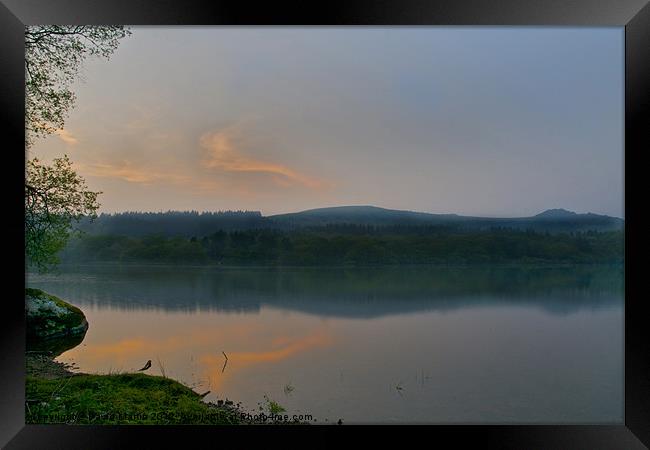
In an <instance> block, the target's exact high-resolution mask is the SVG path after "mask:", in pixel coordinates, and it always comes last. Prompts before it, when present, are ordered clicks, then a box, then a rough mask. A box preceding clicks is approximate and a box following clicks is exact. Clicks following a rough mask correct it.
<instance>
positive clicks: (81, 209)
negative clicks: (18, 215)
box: [25, 156, 101, 270]
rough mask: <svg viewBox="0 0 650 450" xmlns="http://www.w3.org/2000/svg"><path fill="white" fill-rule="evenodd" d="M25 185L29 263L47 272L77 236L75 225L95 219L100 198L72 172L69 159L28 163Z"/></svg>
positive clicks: (26, 243) (26, 250)
mask: <svg viewBox="0 0 650 450" xmlns="http://www.w3.org/2000/svg"><path fill="white" fill-rule="evenodd" d="M27 178H28V180H29V182H28V183H25V252H26V255H27V261H28V264H31V265H33V266H35V267H37V268H38V269H39V270H46V269H48V268H49V267H50V266H51V265H54V264H56V263H57V262H58V258H57V253H58V252H59V251H60V250H62V249H63V247H65V245H66V243H67V242H68V239H69V238H70V236H71V234H72V233H73V229H72V225H73V222H75V221H79V220H80V219H81V218H82V217H91V218H92V217H95V215H96V212H97V209H98V208H99V204H98V203H97V195H98V194H100V193H101V192H92V191H89V190H88V188H87V186H86V183H85V181H84V179H83V178H82V177H80V176H79V175H77V174H76V173H75V171H74V170H73V169H72V163H71V161H70V159H69V158H68V157H67V156H63V157H62V158H56V159H55V160H54V162H53V164H52V165H51V166H47V165H43V164H41V162H40V161H39V160H38V159H37V158H34V159H32V160H30V161H28V162H27Z"/></svg>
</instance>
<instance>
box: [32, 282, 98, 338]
mask: <svg viewBox="0 0 650 450" xmlns="http://www.w3.org/2000/svg"><path fill="white" fill-rule="evenodd" d="M25 316H26V325H27V339H28V340H43V339H59V338H64V337H73V336H74V337H78V336H82V338H83V336H84V335H85V334H86V330H88V321H87V320H86V316H85V315H84V313H83V312H82V311H81V310H80V309H79V308H77V307H76V306H74V305H71V304H70V303H68V302H65V301H63V300H61V299H60V298H58V297H56V296H54V295H51V294H47V293H45V292H43V291H41V290H40V289H31V288H28V289H25Z"/></svg>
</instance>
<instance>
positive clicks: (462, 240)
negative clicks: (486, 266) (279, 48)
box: [61, 226, 624, 266]
mask: <svg viewBox="0 0 650 450" xmlns="http://www.w3.org/2000/svg"><path fill="white" fill-rule="evenodd" d="M364 228H365V227H353V226H347V227H322V228H312V229H302V230H298V231H293V232H289V231H281V230H271V229H255V230H241V231H226V230H220V231H217V232H215V233H211V234H209V235H207V236H203V237H191V238H184V237H178V236H177V237H166V236H161V235H154V236H145V237H129V236H120V235H82V236H81V237H79V238H77V239H75V240H73V241H71V242H70V244H69V245H68V247H67V248H66V249H65V250H64V251H63V252H62V255H61V258H62V261H64V262H92V261H94V262H147V263H172V264H188V263H189V264H222V265H265V266H266V265H277V266H317V265H335V266H338V265H381V264H466V263H467V264H473V263H509V262H517V263H545V262H552V263H618V262H622V261H623V256H624V255H623V242H624V236H623V232H621V231H609V232H594V231H590V232H579V233H578V232H576V233H563V234H549V233H537V232H531V231H516V230H505V229H493V230H490V231H482V232H464V233H460V232H450V231H448V230H444V229H442V228H435V227H434V228H431V229H428V231H427V228H420V229H419V232H416V231H415V230H409V232H400V233H398V232H395V231H394V230H393V231H392V232H388V231H387V230H386V229H373V228H368V229H365V230H364Z"/></svg>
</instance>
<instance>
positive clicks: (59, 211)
mask: <svg viewBox="0 0 650 450" xmlns="http://www.w3.org/2000/svg"><path fill="white" fill-rule="evenodd" d="M129 34H131V32H130V31H129V30H128V29H125V28H124V27H123V26H56V25H47V26H33V27H27V28H26V30H25V150H26V151H27V149H29V147H31V146H32V145H33V143H34V140H35V139H36V138H38V137H43V136H46V135H48V134H51V133H54V132H55V131H57V130H60V129H62V128H63V126H64V124H65V119H66V117H67V114H68V111H69V110H70V109H71V108H72V107H73V106H74V102H75V95H74V92H72V90H71V89H70V85H71V84H72V82H73V81H74V79H75V78H76V77H77V74H78V72H79V69H80V68H81V64H82V62H83V61H84V60H85V59H86V58H87V57H88V56H99V57H104V58H109V57H110V56H111V55H112V53H113V52H114V51H115V49H116V48H117V46H118V43H119V40H120V39H122V38H124V37H125V36H127V35H129ZM99 194H101V192H92V191H90V190H88V188H87V186H86V183H85V180H84V179H83V178H81V177H80V176H79V175H77V174H76V172H75V171H74V170H73V168H72V163H71V161H70V160H69V159H68V157H67V156H66V155H64V156H63V157H62V158H56V159H54V161H53V163H52V165H51V166H47V165H44V164H42V163H41V161H39V160H38V159H37V158H34V159H32V160H29V161H27V167H26V171H25V254H26V256H27V262H28V264H31V265H33V266H36V267H37V268H38V269H39V270H46V269H48V268H49V267H50V266H51V265H54V264H56V263H57V262H58V258H57V253H58V252H59V251H60V250H61V249H63V247H65V245H66V243H67V241H68V240H69V238H70V236H71V234H72V226H73V222H75V221H79V220H80V219H81V218H82V217H84V216H89V217H91V218H94V217H95V215H96V212H97V210H98V209H99V203H97V196H98V195H99Z"/></svg>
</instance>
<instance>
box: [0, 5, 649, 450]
mask: <svg viewBox="0 0 650 450" xmlns="http://www.w3.org/2000/svg"><path fill="white" fill-rule="evenodd" d="M35 24H97V25H99V24H125V25H154V24H157V25H208V24H210V25H515V26H524V25H543V26H617V27H624V28H625V219H626V225H625V234H626V241H625V287H626V289H625V291H626V293H625V417H624V423H623V424H621V425H612V426H610V425H608V426H600V425H593V426H592V425H584V426H578V425H539V426H538V425H521V426H518V425H502V426H492V425H490V426H488V425H485V426H460V425H458V426H446V425H441V426H419V427H417V431H418V432H425V433H427V435H428V437H427V441H425V443H434V444H437V443H439V442H440V441H441V440H443V439H444V440H453V442H454V446H456V445H458V444H462V443H467V442H471V443H478V444H480V445H481V447H485V446H488V447H490V446H494V447H497V448H513V449H524V448H536V449H541V448H563V449H568V448H585V449H619V448H621V449H636V448H647V447H646V446H649V445H650V336H649V334H650V333H649V332H648V329H649V328H648V327H647V325H646V323H645V322H646V320H647V319H646V318H647V317H648V315H647V312H648V308H647V306H646V303H647V301H648V300H647V299H646V298H645V296H644V295H643V290H642V286H641V275H642V270H643V268H642V266H641V264H642V263H641V264H639V263H640V262H641V259H640V257H641V255H642V254H643V251H644V249H645V246H644V245H643V240H644V235H643V231H642V230H641V227H642V226H643V221H642V219H641V207H639V206H636V202H637V200H638V201H639V203H640V202H641V198H642V195H643V194H642V192H643V191H642V186H641V181H642V180H643V175H642V173H641V171H642V170H644V166H643V164H642V162H641V161H642V160H641V158H643V156H644V151H645V150H647V149H648V138H647V136H648V130H650V127H648V124H649V123H650V122H649V121H648V110H649V109H650V82H649V80H650V5H649V4H648V1H647V0H573V1H569V0H565V1H560V0H546V1H539V0H501V1H487V0H455V1H453V0H447V1H432V0H429V1H426V0H401V1H393V2H388V1H384V0H354V1H353V0H347V1H333V0H330V1H327V2H288V1H275V2H259V4H258V3H252V2H244V1H240V2H235V1H222V0H215V1H199V0H185V1H177V2H171V1H169V0H164V1H163V0H159V1H155V0H114V1H96V0H0V48H1V51H0V60H1V61H2V62H1V64H0V102H1V103H2V108H1V113H2V124H3V125H4V127H3V128H5V133H3V134H4V135H3V141H4V143H5V145H4V146H3V147H4V152H3V157H4V159H5V160H6V163H5V164H6V166H5V170H4V171H3V176H2V178H3V180H4V181H6V182H7V183H6V187H5V189H4V192H5V193H6V196H5V200H8V201H6V203H5V205H10V209H9V210H8V211H7V214H5V218H4V224H5V230H7V231H6V234H5V239H4V241H5V245H4V246H3V248H4V250H5V261H6V262H7V263H8V264H7V266H8V267H7V269H12V270H15V271H16V272H17V274H16V276H7V278H6V280H8V281H10V282H11V283H10V286H9V289H6V290H5V293H7V294H8V295H6V298H5V299H3V305H2V316H3V318H4V324H3V326H2V327H0V329H1V330H2V344H3V351H2V353H0V360H1V361H2V364H1V370H2V378H0V380H1V381H0V389H1V390H2V392H1V394H0V409H1V411H2V418H1V419H0V445H2V446H6V448H8V449H17V448H65V449H72V448H119V447H129V446H136V447H139V448H151V447H154V446H155V445H157V444H155V443H154V442H155V441H161V442H163V443H166V444H167V445H170V444H171V445H174V444H176V445H178V446H186V445H188V443H190V444H191V445H193V446H194V444H195V443H196V442H197V440H198V439H201V440H204V439H205V442H211V443H213V444H215V445H218V444H222V442H223V441H222V439H223V436H224V433H225V431H226V430H225V429H224V428H223V427H195V426H183V427H175V426H170V427H165V426H142V427H140V426H65V425H25V412H24V389H25V370H24V365H25V359H24V351H25V324H24V308H23V304H22V303H21V301H20V300H19V299H20V298H21V297H22V296H23V295H24V290H23V288H24V283H23V282H22V281H24V246H23V241H22V239H23V236H24V232H23V227H24V224H23V222H22V214H23V205H22V203H21V202H22V200H21V192H20V191H21V190H22V189H23V188H22V183H23V181H24V180H21V178H23V177H24V171H21V170H20V169H19V167H20V166H21V164H22V165H23V167H24V157H23V153H22V152H20V150H19V148H20V147H22V146H24V68H23V67H24V66H23V64H24V61H23V60H24V43H23V38H24V26H25V25H35ZM635 197H638V199H635ZM6 207H7V206H6ZM11 208H15V211H14V210H11ZM646 233H647V232H646ZM7 243H9V244H11V245H7ZM18 261H21V262H23V264H22V267H18V266H19V264H17V262H18ZM9 266H11V267H9ZM21 280H22V281H21ZM358 428H361V427H353V426H349V427H345V426H344V427H332V426H331V427H293V428H290V427H289V428H287V427H275V428H269V427H265V426H259V427H229V428H228V430H227V431H228V433H227V434H231V433H232V434H235V435H236V437H237V438H239V439H243V438H245V437H248V436H250V435H252V434H258V432H260V431H265V432H273V433H277V432H278V431H274V430H282V433H293V432H295V431H292V430H300V431H305V430H306V431H308V432H310V433H315V434H318V435H319V436H324V435H326V434H330V433H331V434H334V435H337V436H339V435H340V433H341V432H343V430H346V431H347V430H350V429H358ZM386 430H392V431H403V428H402V427H375V428H372V429H371V430H364V431H370V433H369V434H372V435H373V436H375V437H380V438H381V437H382V436H384V434H385V431H386ZM412 431H415V430H413V427H409V429H408V430H407V433H409V437H410V436H411V433H412ZM278 437H279V436H278ZM287 437H289V436H286V435H283V436H282V441H280V442H285V440H286V439H287ZM276 439H277V437H276ZM311 439H312V437H308V441H305V442H304V443H305V444H307V443H308V442H309V441H310V440H311ZM335 440H338V438H335ZM409 441H411V440H410V439H409ZM239 442H240V445H241V442H242V441H239ZM346 442H347V443H349V442H350V441H347V440H346ZM403 442H406V441H403Z"/></svg>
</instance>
